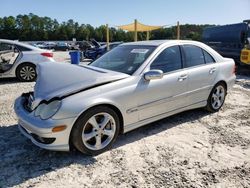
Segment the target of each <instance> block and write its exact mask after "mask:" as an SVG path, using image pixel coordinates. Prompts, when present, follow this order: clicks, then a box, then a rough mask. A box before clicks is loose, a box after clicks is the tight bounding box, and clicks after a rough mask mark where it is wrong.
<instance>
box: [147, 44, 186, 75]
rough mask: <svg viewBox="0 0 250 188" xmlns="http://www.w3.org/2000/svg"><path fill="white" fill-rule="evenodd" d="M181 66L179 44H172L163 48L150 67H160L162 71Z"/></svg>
mask: <svg viewBox="0 0 250 188" xmlns="http://www.w3.org/2000/svg"><path fill="white" fill-rule="evenodd" d="M181 68H182V61H181V53H180V48H179V46H172V47H169V48H166V49H165V50H163V51H162V52H161V53H160V54H159V55H158V57H157V58H156V59H155V60H154V61H153V63H152V64H151V66H150V69H160V70H162V71H163V72H164V73H166V72H170V71H175V70H178V69H181Z"/></svg>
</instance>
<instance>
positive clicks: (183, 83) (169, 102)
mask: <svg viewBox="0 0 250 188" xmlns="http://www.w3.org/2000/svg"><path fill="white" fill-rule="evenodd" d="M182 68H183V65H182V57H181V53H180V47H179V46H171V47H167V48H166V49H164V50H163V51H162V52H161V53H160V54H159V55H158V57H156V59H155V60H154V61H153V62H152V63H151V65H150V69H151V70H155V69H156V70H162V71H163V73H164V76H163V78H161V79H157V80H150V81H145V80H144V79H142V80H141V82H140V83H139V88H138V89H139V93H140V94H139V96H141V97H139V106H138V111H139V120H144V119H147V118H151V117H154V116H157V115H160V114H164V113H166V112H170V111H173V110H176V109H179V108H182V107H183V106H185V105H186V103H187V100H186V98H185V96H186V92H187V85H188V84H187V82H188V79H187V78H188V77H187V71H186V70H183V69H182Z"/></svg>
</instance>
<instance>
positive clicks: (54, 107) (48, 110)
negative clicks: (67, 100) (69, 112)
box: [35, 100, 61, 120]
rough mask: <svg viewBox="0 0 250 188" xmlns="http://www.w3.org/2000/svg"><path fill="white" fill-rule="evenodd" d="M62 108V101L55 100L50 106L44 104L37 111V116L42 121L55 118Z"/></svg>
mask: <svg viewBox="0 0 250 188" xmlns="http://www.w3.org/2000/svg"><path fill="white" fill-rule="evenodd" d="M60 107H61V101H59V100H54V101H52V102H51V103H49V104H45V103H42V104H40V105H39V106H38V107H37V108H36V110H35V116H40V118H41V119H44V120H45V119H49V118H51V117H52V116H54V115H55V114H56V113H57V111H58V110H59V109H60Z"/></svg>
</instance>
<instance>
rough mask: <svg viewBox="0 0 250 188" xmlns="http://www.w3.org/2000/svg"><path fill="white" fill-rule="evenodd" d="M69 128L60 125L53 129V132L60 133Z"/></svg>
mask: <svg viewBox="0 0 250 188" xmlns="http://www.w3.org/2000/svg"><path fill="white" fill-rule="evenodd" d="M66 128H67V126H66V125H59V126H56V127H54V128H53V129H52V132H60V131H63V130H65V129H66Z"/></svg>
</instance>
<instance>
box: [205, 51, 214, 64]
mask: <svg viewBox="0 0 250 188" xmlns="http://www.w3.org/2000/svg"><path fill="white" fill-rule="evenodd" d="M203 53H204V57H205V61H206V63H214V62H215V60H214V58H213V57H212V56H211V55H210V54H209V53H207V52H206V51H205V50H203Z"/></svg>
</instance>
